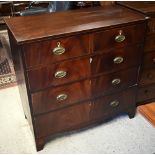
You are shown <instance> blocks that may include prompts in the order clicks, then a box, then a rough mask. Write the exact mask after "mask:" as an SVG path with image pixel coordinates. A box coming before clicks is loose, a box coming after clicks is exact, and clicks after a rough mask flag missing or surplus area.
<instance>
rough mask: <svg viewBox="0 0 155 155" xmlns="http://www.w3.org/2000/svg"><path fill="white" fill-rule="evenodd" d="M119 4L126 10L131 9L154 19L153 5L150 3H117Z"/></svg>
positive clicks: (154, 8)
mask: <svg viewBox="0 0 155 155" xmlns="http://www.w3.org/2000/svg"><path fill="white" fill-rule="evenodd" d="M119 4H121V5H123V6H126V7H128V8H131V9H133V10H136V11H138V12H141V13H144V14H146V15H149V16H151V17H155V3H154V2H153V1H152V2H151V1H143V2H140V1H139V2H138V1H135V2H134V1H132V2H131V1H124V2H119Z"/></svg>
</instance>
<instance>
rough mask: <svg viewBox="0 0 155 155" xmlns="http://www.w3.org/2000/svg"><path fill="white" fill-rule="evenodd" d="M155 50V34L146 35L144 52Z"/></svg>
mask: <svg viewBox="0 0 155 155" xmlns="http://www.w3.org/2000/svg"><path fill="white" fill-rule="evenodd" d="M154 50H155V34H152V35H148V36H146V40H145V46H144V52H152V51H154Z"/></svg>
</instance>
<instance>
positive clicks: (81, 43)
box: [23, 35, 90, 68]
mask: <svg viewBox="0 0 155 155" xmlns="http://www.w3.org/2000/svg"><path fill="white" fill-rule="evenodd" d="M58 42H60V45H61V46H62V47H64V48H65V53H63V54H62V55H55V54H54V53H53V49H54V48H55V47H57V43H58ZM23 51H24V55H25V63H26V66H27V68H32V67H37V66H39V65H45V64H46V65H47V64H52V63H55V62H61V61H62V60H68V59H69V58H74V57H78V56H82V55H85V54H89V52H90V51H89V35H77V36H73V37H67V38H60V39H56V40H48V41H43V42H39V43H37V42H36V43H32V44H25V45H24V46H23Z"/></svg>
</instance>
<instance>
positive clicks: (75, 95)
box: [32, 80, 91, 114]
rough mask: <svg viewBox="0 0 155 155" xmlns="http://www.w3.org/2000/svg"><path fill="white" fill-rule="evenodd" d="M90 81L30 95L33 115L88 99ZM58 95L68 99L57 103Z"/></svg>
mask: <svg viewBox="0 0 155 155" xmlns="http://www.w3.org/2000/svg"><path fill="white" fill-rule="evenodd" d="M90 89H91V85H90V81H89V80H86V81H81V82H77V83H73V84H70V85H67V86H62V87H57V88H50V89H46V90H44V91H41V92H37V93H33V94H32V105H33V109H34V113H35V114H37V113H42V112H48V111H51V110H54V109H60V108H63V107H66V106H68V105H71V104H73V103H78V102H80V101H84V100H86V99H89V98H90V95H91V94H90V93H91V90H90ZM59 94H66V95H67V96H68V97H67V99H66V100H64V101H58V100H57V96H58V95H59Z"/></svg>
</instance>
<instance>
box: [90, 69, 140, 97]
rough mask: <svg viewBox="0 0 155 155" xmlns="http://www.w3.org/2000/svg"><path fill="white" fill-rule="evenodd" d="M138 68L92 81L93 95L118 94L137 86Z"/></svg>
mask: <svg viewBox="0 0 155 155" xmlns="http://www.w3.org/2000/svg"><path fill="white" fill-rule="evenodd" d="M137 76H138V68H131V69H128V70H121V71H120V72H116V73H112V74H108V75H103V76H99V77H97V78H94V79H93V80H92V83H91V84H92V92H93V95H99V94H107V93H112V92H117V91H119V90H121V89H124V88H128V87H129V86H133V85H135V84H137Z"/></svg>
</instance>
